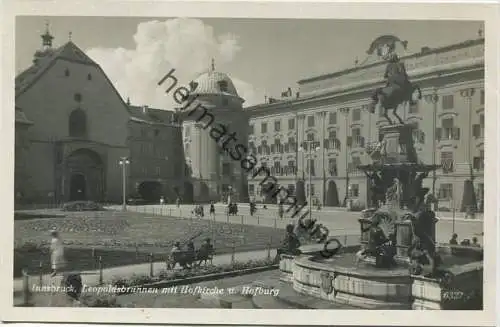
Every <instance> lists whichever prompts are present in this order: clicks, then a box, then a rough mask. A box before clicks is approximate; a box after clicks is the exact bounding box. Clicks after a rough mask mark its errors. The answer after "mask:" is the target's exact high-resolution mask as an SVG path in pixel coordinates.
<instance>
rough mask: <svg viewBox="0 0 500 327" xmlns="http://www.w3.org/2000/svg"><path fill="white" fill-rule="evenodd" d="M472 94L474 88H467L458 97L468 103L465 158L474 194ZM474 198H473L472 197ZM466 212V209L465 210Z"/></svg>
mask: <svg viewBox="0 0 500 327" xmlns="http://www.w3.org/2000/svg"><path fill="white" fill-rule="evenodd" d="M474 93H475V89H474V88H468V89H464V90H461V91H460V95H461V96H462V97H464V98H467V103H468V105H469V106H468V117H467V118H468V120H467V124H468V127H467V139H466V140H467V145H466V151H467V152H466V158H467V166H468V168H469V174H470V181H471V183H472V190H471V191H472V192H475V190H474V171H473V167H472V163H471V161H472V160H471V158H472V155H471V152H472V151H471V143H472V142H471V141H472V140H471V139H472V97H473V96H474ZM465 191H466V190H465V188H464V192H465ZM474 198H475V196H474ZM476 209H477V208H476V207H474V211H473V212H472V216H474V214H475V211H476ZM466 211H468V210H467V208H466Z"/></svg>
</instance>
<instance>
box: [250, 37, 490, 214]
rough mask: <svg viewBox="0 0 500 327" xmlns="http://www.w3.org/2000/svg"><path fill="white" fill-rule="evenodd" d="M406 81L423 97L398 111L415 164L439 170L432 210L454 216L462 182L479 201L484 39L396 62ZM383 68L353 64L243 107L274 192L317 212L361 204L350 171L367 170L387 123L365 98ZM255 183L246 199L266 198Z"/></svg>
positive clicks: (361, 189)
mask: <svg viewBox="0 0 500 327" xmlns="http://www.w3.org/2000/svg"><path fill="white" fill-rule="evenodd" d="M402 60H403V61H404V63H405V65H406V68H407V71H408V74H409V76H410V80H411V81H412V82H414V83H417V84H418V85H419V86H420V88H421V90H422V93H423V98H422V99H421V100H420V101H419V102H418V103H417V104H416V105H412V106H406V107H405V108H403V109H399V112H398V114H399V116H401V117H402V118H403V119H404V121H405V122H406V123H408V124H412V125H414V141H415V144H416V150H417V151H418V156H419V159H420V160H421V161H422V162H424V163H426V164H433V163H434V164H438V165H442V168H441V169H439V170H438V171H437V172H436V174H435V175H429V177H428V178H427V179H426V180H425V182H424V186H425V187H429V189H431V190H433V191H434V193H435V194H436V196H437V197H438V198H439V206H440V207H447V208H452V207H455V208H460V202H461V199H462V196H463V189H464V182H465V180H471V179H472V180H473V183H474V186H475V191H476V196H477V198H478V202H479V203H481V202H482V199H483V195H484V194H483V192H484V191H483V189H484V180H483V169H484V131H485V125H484V106H485V93H484V92H485V91H484V38H483V37H482V36H481V37H480V38H478V39H476V40H468V41H465V42H462V43H459V44H453V45H450V46H445V47H441V48H436V49H430V48H427V47H425V48H422V50H421V51H420V52H418V53H415V54H411V55H407V56H405V57H402ZM384 69H385V64H384V63H383V62H374V63H371V64H366V65H359V66H358V65H355V66H354V67H352V68H350V69H346V70H343V71H339V72H336V73H332V74H327V75H322V76H316V77H311V78H308V79H304V80H301V81H299V82H298V85H299V90H298V92H297V93H296V94H292V92H291V91H290V89H289V91H288V92H284V93H283V95H282V98H280V99H268V100H269V101H266V103H263V104H260V105H256V106H252V107H249V108H246V112H247V113H248V115H249V117H250V131H251V133H250V135H249V147H250V148H252V149H254V153H255V155H256V157H257V158H258V161H259V163H261V164H262V165H265V166H267V167H268V168H270V170H271V174H272V175H274V176H275V177H276V179H277V180H279V183H280V186H281V187H284V188H286V189H288V190H289V192H290V193H293V192H295V186H296V185H297V181H303V183H304V184H305V194H306V196H307V195H310V194H311V195H312V200H313V201H317V202H319V203H321V204H323V205H328V206H339V205H343V204H344V203H345V202H346V200H347V199H349V200H353V201H357V202H359V203H360V204H361V205H363V204H364V205H366V204H367V203H368V196H369V193H368V192H369V187H368V185H367V183H368V180H367V177H366V176H365V175H364V173H362V172H361V171H359V170H358V169H356V167H357V166H358V165H362V164H366V163H368V162H369V160H370V159H369V157H368V155H367V153H366V151H365V147H366V145H367V144H368V143H372V142H378V141H379V135H378V132H377V131H378V128H379V127H380V126H383V125H385V124H388V122H387V120H386V119H385V118H384V117H383V115H382V114H383V112H380V113H374V114H371V113H370V112H369V111H368V104H369V103H370V96H371V94H372V93H373V91H374V90H375V89H376V88H377V87H381V86H382V85H383V80H382V77H383V74H384ZM262 179H263V177H259V176H257V177H256V178H255V179H250V180H249V194H250V196H251V197H254V198H255V199H256V200H257V201H262V200H263V199H264V194H263V192H262V185H261V182H262Z"/></svg>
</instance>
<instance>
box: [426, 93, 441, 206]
mask: <svg viewBox="0 0 500 327" xmlns="http://www.w3.org/2000/svg"><path fill="white" fill-rule="evenodd" d="M424 99H425V101H426V102H427V103H431V104H432V108H433V109H432V110H433V111H432V164H433V165H436V125H437V119H436V116H437V103H438V101H439V96H438V94H437V90H436V89H434V90H433V92H432V94H426V95H425V96H424ZM432 194H433V195H434V196H435V195H436V170H435V169H434V170H433V171H432ZM437 209H438V204H437V201H434V211H437Z"/></svg>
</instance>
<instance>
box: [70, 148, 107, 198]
mask: <svg viewBox="0 0 500 327" xmlns="http://www.w3.org/2000/svg"><path fill="white" fill-rule="evenodd" d="M65 181H67V182H66V183H64V182H63V185H64V184H66V185H65V188H64V189H65V194H66V196H65V199H66V200H69V201H81V200H92V201H102V200H103V194H104V167H103V162H102V160H101V157H100V156H99V154H97V153H96V152H94V151H92V150H90V149H85V148H83V149H78V150H75V151H73V152H72V153H71V154H70V155H69V156H68V157H67V159H66V166H65Z"/></svg>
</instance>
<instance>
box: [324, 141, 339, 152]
mask: <svg viewBox="0 0 500 327" xmlns="http://www.w3.org/2000/svg"><path fill="white" fill-rule="evenodd" d="M324 144H325V149H327V150H337V151H340V146H341V143H340V140H339V139H325V141H324Z"/></svg>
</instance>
